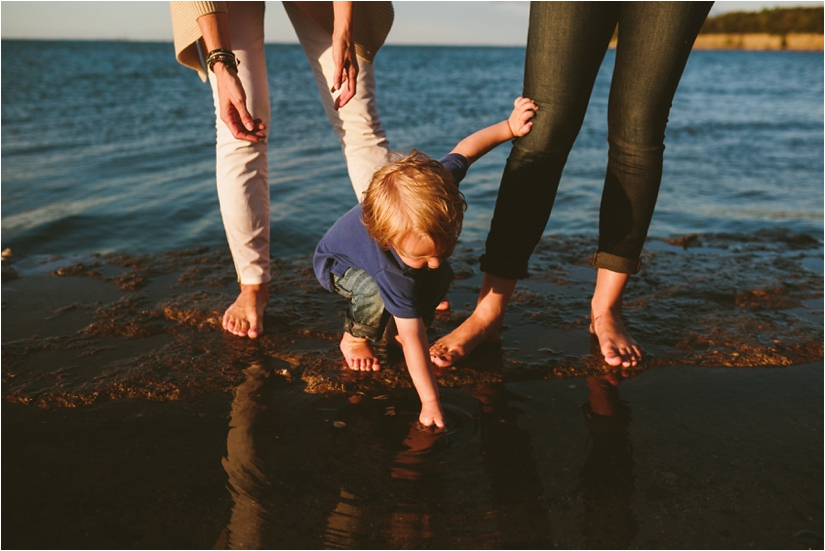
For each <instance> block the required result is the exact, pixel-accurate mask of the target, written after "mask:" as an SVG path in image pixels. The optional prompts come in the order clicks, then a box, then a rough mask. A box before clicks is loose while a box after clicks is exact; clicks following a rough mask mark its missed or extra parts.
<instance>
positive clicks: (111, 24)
mask: <svg viewBox="0 0 825 551" xmlns="http://www.w3.org/2000/svg"><path fill="white" fill-rule="evenodd" d="M393 5H394V6H395V23H394V25H393V29H392V31H391V32H390V35H389V37H388V38H387V44H431V45H490V46H522V45H524V44H525V42H526V37H527V14H528V11H529V2H435V1H431V2H394V4H393ZM822 5H823V2H806V1H795V0H789V1H785V2H779V1H772V2H771V1H764V2H750V1H742V2H716V4H714V7H713V9H712V10H711V15H718V14H720V13H726V12H730V11H758V10H761V9H763V8H773V7H779V6H782V7H792V6H822ZM456 22H460V24H456ZM0 23H2V30H1V31H0V32H2V38H4V39H8V38H25V39H70V40H134V41H162V42H171V40H172V24H171V22H170V19H169V4H168V2H10V1H3V2H0ZM265 33H266V41H267V42H282V43H297V38H296V37H295V32H294V31H293V30H292V27H291V26H290V24H289V20H288V19H287V17H286V14H285V13H284V8H283V6H282V5H281V3H280V2H267V4H266V19H265Z"/></svg>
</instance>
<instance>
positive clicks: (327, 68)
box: [284, 2, 389, 202]
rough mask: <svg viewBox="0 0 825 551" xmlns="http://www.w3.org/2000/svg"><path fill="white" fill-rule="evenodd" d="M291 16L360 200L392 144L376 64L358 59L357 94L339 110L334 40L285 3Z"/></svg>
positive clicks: (296, 8) (290, 4) (295, 7)
mask: <svg viewBox="0 0 825 551" xmlns="http://www.w3.org/2000/svg"><path fill="white" fill-rule="evenodd" d="M284 8H285V9H286V12H287V15H289V18H290V20H291V21H292V26H293V27H294V28H295V32H296V34H297V35H298V40H299V41H300V42H301V47H302V48H303V49H304V53H305V54H306V56H307V60H308V61H309V64H310V66H311V67H312V72H313V73H314V74H315V81H316V83H317V84H318V92H319V93H320V95H321V101H322V102H323V104H324V110H325V111H326V114H327V117H328V118H329V122H330V123H331V124H332V127H333V129H334V130H335V133H336V134H337V135H338V139H339V140H341V147H342V149H343V151H344V156H345V157H346V159H347V169H348V171H349V177H350V180H351V181H352V187H353V189H354V190H355V195H356V197H357V198H358V201H359V202H360V201H361V194H362V193H364V191H365V190H366V189H367V187H368V186H369V183H370V180H371V179H372V175H373V173H374V172H375V169H376V168H378V167H379V166H381V165H383V164H384V162H385V161H386V157H387V152H388V151H389V143H388V142H387V138H386V133H385V132H384V129H383V128H382V127H381V119H380V118H379V116H378V107H377V105H376V101H375V73H374V69H373V64H372V63H370V62H368V61H366V60H365V59H363V58H358V67H359V71H358V79H357V87H356V94H355V97H353V98H352V99H351V100H350V101H349V103H348V104H347V105H346V106H344V107H342V108H341V109H339V110H337V111H336V110H335V107H334V96H333V95H332V93H330V88H331V87H332V79H333V69H334V67H335V64H334V62H333V60H332V37H330V35H328V34H327V33H326V32H324V30H323V29H322V28H321V27H320V26H319V25H318V24H317V23H315V22H314V21H313V20H312V19H311V18H310V17H309V16H307V15H306V14H305V13H304V12H303V11H301V9H300V8H298V7H297V6H295V4H294V3H292V2H286V3H284Z"/></svg>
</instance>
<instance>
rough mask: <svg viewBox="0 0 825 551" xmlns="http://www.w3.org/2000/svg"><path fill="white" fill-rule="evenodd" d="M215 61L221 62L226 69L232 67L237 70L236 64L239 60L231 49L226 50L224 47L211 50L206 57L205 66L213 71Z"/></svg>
mask: <svg viewBox="0 0 825 551" xmlns="http://www.w3.org/2000/svg"><path fill="white" fill-rule="evenodd" d="M215 63H223V64H224V65H225V66H226V68H227V69H234V70H235V71H237V70H238V65H240V64H241V62H240V61H239V60H238V58H237V57H235V54H234V53H232V51H231V50H226V49H224V48H218V49H216V50H212V51H211V52H209V54H208V55H207V57H206V66H207V67H209V70H210V71H212V72H213V73H214V72H215V70H214V69H213V67H214V66H215Z"/></svg>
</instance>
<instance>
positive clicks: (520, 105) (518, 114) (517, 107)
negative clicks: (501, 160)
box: [507, 97, 539, 138]
mask: <svg viewBox="0 0 825 551" xmlns="http://www.w3.org/2000/svg"><path fill="white" fill-rule="evenodd" d="M538 108H539V106H538V105H536V104H535V103H534V102H533V100H531V99H530V98H522V97H518V98H516V101H515V102H513V112H512V113H510V118H509V119H507V124H509V125H510V132H512V133H513V136H515V137H517V138H518V137H521V136H524V135H525V134H527V133H528V132H530V129H531V128H533V123H532V122H530V119H532V118H533V116H534V115H535V114H536V113H535V111H536V110H538Z"/></svg>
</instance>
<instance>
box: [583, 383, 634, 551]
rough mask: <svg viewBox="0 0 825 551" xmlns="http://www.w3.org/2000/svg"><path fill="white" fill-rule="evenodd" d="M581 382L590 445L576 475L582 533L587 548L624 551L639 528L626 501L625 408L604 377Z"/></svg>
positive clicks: (629, 459) (629, 475) (629, 461)
mask: <svg viewBox="0 0 825 551" xmlns="http://www.w3.org/2000/svg"><path fill="white" fill-rule="evenodd" d="M587 386H588V389H589V390H590V395H589V400H588V402H587V403H586V404H585V405H584V406H583V408H582V409H583V410H584V418H585V422H586V423H587V428H588V429H589V430H590V435H591V436H592V437H593V449H592V450H591V451H590V454H589V455H588V457H587V460H586V461H585V464H584V467H582V470H581V473H580V474H579V477H580V483H579V490H581V491H582V494H583V496H582V497H583V499H584V505H585V507H584V515H583V518H582V532H583V534H584V536H585V538H586V542H587V544H588V545H587V547H590V548H593V549H626V548H627V547H628V546H629V545H630V542H631V541H632V540H633V538H634V537H635V536H636V534H637V533H638V531H639V527H638V524H637V522H636V516H635V514H634V513H633V509H632V505H631V504H632V500H631V498H632V496H633V468H634V462H633V456H632V451H633V450H632V446H631V444H630V438H629V431H628V427H629V425H630V408H628V407H627V405H626V404H624V403H623V402H622V401H621V400H620V399H619V392H618V389H617V387H616V385H615V384H613V383H611V382H610V381H609V380H608V379H607V377H604V376H592V377H588V378H587Z"/></svg>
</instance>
